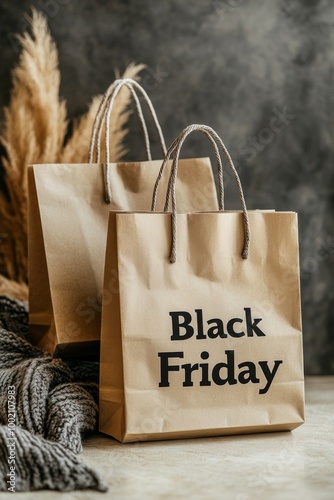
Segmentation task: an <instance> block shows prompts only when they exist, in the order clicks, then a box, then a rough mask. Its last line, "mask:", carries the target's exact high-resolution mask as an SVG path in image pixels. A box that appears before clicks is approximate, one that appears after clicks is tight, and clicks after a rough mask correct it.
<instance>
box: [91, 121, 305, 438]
mask: <svg viewBox="0 0 334 500" xmlns="http://www.w3.org/2000/svg"><path fill="white" fill-rule="evenodd" d="M192 131H200V132H201V133H203V134H204V135H206V136H207V137H208V138H209V139H210V141H211V142H213V141H214V142H215V143H216V144H218V145H219V146H220V147H221V149H222V151H223V153H224V155H225V157H226V159H227V162H228V164H229V167H230V169H231V171H232V174H233V176H234V178H235V181H236V183H237V187H238V191H239V195H240V200H241V208H242V210H241V211H224V205H223V172H222V169H221V162H218V168H219V175H218V178H219V193H220V196H219V199H220V211H211V210H210V208H208V211H207V212H190V211H189V212H188V213H184V214H181V213H177V204H176V200H177V201H179V200H181V199H182V195H179V196H176V183H177V176H178V167H179V154H180V150H181V147H182V144H183V142H184V140H185V138H186V137H187V136H188V135H189V134H190V133H191V132H192ZM172 153H173V157H174V159H173V164H172V170H171V174H170V179H169V185H168V188H167V196H166V203H165V213H158V212H156V211H155V208H156V200H157V189H158V185H159V184H160V178H161V175H162V172H163V171H164V168H165V167H166V164H167V161H168V159H169V157H170V156H171V154H172ZM170 201H171V205H172V211H171V213H170V212H167V210H168V208H169V204H170ZM116 275H117V276H118V284H116V283H115V280H114V277H115V276H116ZM104 288H105V290H108V294H107V295H106V297H108V300H106V301H105V303H104V305H103V311H102V333H101V364H100V430H101V431H102V432H104V433H106V434H109V435H111V436H113V437H115V438H116V439H118V440H119V441H122V442H131V441H138V440H139V441H141V440H157V439H174V438H185V437H201V436H215V435H224V434H241V433H251V432H271V431H282V430H291V429H294V428H295V427H298V426H299V425H301V424H302V423H303V422H304V374H303V351H302V327H301V309H300V289H299V258H298V228H297V214H296V213H293V212H274V211H261V210H256V211H248V210H247V208H246V204H245V200H244V195H243V190H242V187H241V184H240V180H239V176H238V174H237V172H236V170H235V167H234V165H233V162H232V160H231V157H230V155H229V153H228V152H227V150H226V148H225V146H224V144H223V142H222V140H221V139H220V137H219V136H218V135H217V134H216V133H215V132H214V131H213V130H212V129H211V128H210V127H207V126H204V125H192V126H189V127H188V128H186V129H185V130H184V131H183V132H182V133H181V134H180V135H179V136H178V138H177V139H176V140H175V141H174V143H173V144H172V146H171V147H170V149H169V150H168V152H167V155H166V158H165V160H164V163H163V165H162V168H161V171H160V174H159V176H158V179H157V182H156V186H155V189H154V194H153V202H152V211H151V212H147V213H135V212H132V213H125V212H123V213H117V212H111V213H110V215H109V228H108V239H107V251H106V269H105V277H104Z"/></svg>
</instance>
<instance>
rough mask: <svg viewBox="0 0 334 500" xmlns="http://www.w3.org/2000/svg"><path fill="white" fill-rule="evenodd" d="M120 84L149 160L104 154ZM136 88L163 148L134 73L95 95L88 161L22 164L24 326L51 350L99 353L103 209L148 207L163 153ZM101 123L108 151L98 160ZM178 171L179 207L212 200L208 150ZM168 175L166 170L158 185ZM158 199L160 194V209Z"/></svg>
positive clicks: (105, 213) (213, 205) (104, 230)
mask: <svg viewBox="0 0 334 500" xmlns="http://www.w3.org/2000/svg"><path fill="white" fill-rule="evenodd" d="M122 87H128V88H129V89H130V91H131V95H132V96H133V98H134V100H135V103H136V107H137V112H138V115H139V118H140V120H141V123H142V126H143V131H144V136H145V143H146V150H147V156H148V160H147V161H137V162H118V163H110V161H109V129H110V115H111V111H112V109H113V105H114V102H115V99H116V97H117V95H118V93H119V92H120V91H121V89H122ZM136 91H139V92H140V94H141V97H142V98H144V99H145V100H146V102H147V104H148V106H149V110H150V112H151V114H152V117H153V120H154V123H155V126H156V129H157V132H158V134H159V138H160V143H161V148H162V153H163V156H164V155H165V153H166V147H165V142H164V138H163V135H162V132H161V128H160V124H159V122H158V119H157V117H156V114H155V111H154V108H153V106H152V103H151V101H150V100H149V98H148V96H147V94H146V92H145V91H144V89H143V88H142V87H141V86H140V85H139V84H138V83H137V82H136V81H134V80H131V79H124V80H117V81H116V82H114V84H112V85H111V86H110V87H109V89H108V90H107V92H106V93H105V95H104V97H103V99H102V101H101V105H100V109H99V111H98V114H97V116H96V120H95V124H94V128H93V134H92V140H91V148H90V155H89V162H88V163H87V164H76V165H73V164H71V165H69V164H63V165H33V166H31V167H29V170H28V189H29V215H28V216H29V221H28V222H29V224H28V226H29V231H28V245H29V292H30V298H29V301H30V311H29V312H30V328H31V331H32V335H33V337H32V338H33V341H34V343H35V344H36V345H37V346H39V347H40V348H42V349H44V350H46V351H49V352H51V353H53V354H55V355H61V356H64V355H66V354H69V355H75V356H79V355H82V356H85V357H87V356H91V355H92V354H94V353H96V354H97V355H98V352H99V351H98V347H99V339H100V328H101V302H102V284H103V270H104V260H105V246H106V237H107V225H108V214H109V211H110V210H136V211H138V210H149V208H150V202H151V193H152V189H153V186H154V183H155V180H156V178H157V175H158V172H159V170H160V167H161V162H162V160H152V158H151V152H150V143H149V137H148V133H147V128H146V123H145V120H144V116H143V113H142V109H141V104H140V100H139V97H138V96H137V93H136ZM104 126H105V137H106V144H105V150H106V159H105V161H104V162H101V153H100V149H101V147H100V146H101V141H102V132H103V128H104ZM95 146H96V150H97V157H96V163H93V161H94V159H93V157H94V150H95ZM180 179H181V182H180V184H179V189H178V196H179V197H180V200H182V202H181V211H184V212H186V211H188V210H193V209H195V207H197V206H198V204H199V205H200V206H201V207H202V208H203V209H204V208H205V206H206V205H207V203H209V204H210V208H212V209H213V210H214V209H216V208H217V199H216V194H215V193H216V190H215V185H214V180H213V174H212V169H211V164H210V160H209V159H208V158H198V159H191V160H189V159H185V160H182V162H180ZM167 181H168V178H167V177H165V178H164V179H163V183H164V185H166V182H167ZM203 187H204V188H205V192H204V195H203V194H202V188H203ZM163 201H164V200H163V198H162V197H160V198H159V200H158V206H159V207H160V208H161V209H162V208H163Z"/></svg>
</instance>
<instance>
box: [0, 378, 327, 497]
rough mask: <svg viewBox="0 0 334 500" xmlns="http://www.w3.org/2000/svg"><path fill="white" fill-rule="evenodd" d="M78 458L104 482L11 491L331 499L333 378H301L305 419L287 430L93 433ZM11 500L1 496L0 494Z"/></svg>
mask: <svg viewBox="0 0 334 500" xmlns="http://www.w3.org/2000/svg"><path fill="white" fill-rule="evenodd" d="M82 456H83V459H84V460H85V461H86V462H87V463H89V464H90V465H91V466H92V467H94V468H95V469H96V470H98V471H99V472H100V474H101V476H102V477H103V479H104V480H105V482H106V483H107V484H108V485H109V491H108V492H107V493H96V492H93V491H85V492H72V493H55V492H46V491H42V492H34V493H16V495H17V498H18V499H19V500H28V499H29V500H53V499H55V500H57V499H58V500H59V499H64V500H75V499H78V500H79V499H80V500H81V499H82V500H84V499H85V500H86V499H87V500H90V499H101V500H103V499H109V498H110V499H111V498H112V499H115V500H118V499H124V500H127V499H129V500H130V499H131V500H135V499H136V500H137V499H138V500H139V499H140V500H145V499H191V500H197V499H205V500H211V499H212V500H215V499H219V500H220V499H222V500H223V499H224V500H230V499H231V500H253V499H254V500H255V499H256V500H258V499H259V500H262V499H263V500H276V499H279V500H287V499H289V500H290V499H291V500H299V499H301V500H309V499H310V500H323V499H324V500H325V499H326V500H334V377H309V378H307V380H306V423H305V424H304V425H302V426H301V427H299V428H298V429H296V430H295V431H293V432H282V433H272V434H257V435H248V436H233V437H222V438H206V439H192V440H182V441H164V442H154V443H141V444H134V445H131V444H127V445H122V444H119V443H117V442H116V441H114V440H112V439H109V438H107V437H104V436H101V435H96V436H93V437H91V438H90V439H88V440H87V441H86V444H85V450H84V452H83V454H82ZM7 498H8V499H9V498H13V497H12V494H7V493H3V494H0V499H1V500H2V499H4V500H7Z"/></svg>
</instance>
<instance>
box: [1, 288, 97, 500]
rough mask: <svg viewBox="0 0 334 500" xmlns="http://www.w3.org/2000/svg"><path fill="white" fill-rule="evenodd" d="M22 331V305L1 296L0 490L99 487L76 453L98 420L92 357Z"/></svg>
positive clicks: (24, 311)
mask: <svg viewBox="0 0 334 500" xmlns="http://www.w3.org/2000/svg"><path fill="white" fill-rule="evenodd" d="M28 338H29V331H28V318H27V309H26V307H25V306H24V305H23V304H20V303H18V302H16V301H13V300H11V299H8V298H6V297H3V296H0V491H27V490H39V489H51V490H60V491H70V490H75V489H96V490H100V491H105V490H106V488H105V486H104V485H103V483H102V482H101V480H100V478H99V476H98V474H97V473H96V472H94V471H93V470H92V469H90V468H89V467H88V466H87V465H85V463H84V462H83V461H82V460H81V458H79V457H78V455H77V454H78V453H79V452H80V451H81V450H82V437H83V436H84V435H85V434H86V433H88V432H89V431H92V430H94V429H95V427H96V421H97V414H98V406H97V398H98V364H97V363H95V362H82V361H72V362H65V361H62V360H60V359H53V358H52V357H51V356H49V355H48V354H45V353H44V352H42V351H40V350H39V349H37V348H35V347H33V346H32V345H31V344H30V343H29V341H28Z"/></svg>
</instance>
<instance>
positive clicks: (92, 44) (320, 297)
mask: <svg viewBox="0 0 334 500" xmlns="http://www.w3.org/2000/svg"><path fill="white" fill-rule="evenodd" d="M31 5H35V6H37V7H39V8H40V10H44V12H46V14H47V16H48V18H49V24H50V28H51V31H52V33H53V35H54V37H55V39H56V41H57V44H58V47H59V54H60V66H61V71H62V88H61V91H62V95H63V96H64V97H65V98H66V100H67V102H68V107H69V112H70V116H71V117H74V116H76V115H77V114H79V113H81V112H83V111H84V110H85V107H86V105H87V103H88V101H89V100H90V98H91V97H92V96H93V95H94V94H97V93H100V92H102V91H103V90H104V89H105V88H106V87H107V85H108V84H109V83H110V81H111V80H112V79H113V76H114V73H113V69H114V68H116V67H118V68H120V69H121V70H123V69H124V67H125V66H126V64H127V63H128V62H130V61H133V60H134V61H137V62H144V63H146V64H147V65H148V68H147V69H146V70H145V71H144V73H143V82H144V85H145V87H146V88H147V89H148V90H149V92H150V95H151V97H152V100H153V102H154V103H155V104H156V107H157V109H158V112H159V117H160V119H161V123H162V125H163V128H164V130H165V132H166V138H167V141H168V142H170V141H171V140H172V138H174V136H175V135H176V134H177V133H178V132H179V131H180V130H181V129H182V128H183V127H184V126H185V125H187V124H189V123H193V122H203V123H207V124H209V125H211V126H213V127H214V128H215V129H216V130H217V131H218V132H219V133H220V134H221V136H222V137H223V139H224V141H225V143H226V145H227V146H228V148H229V150H230V152H231V154H232V156H233V158H234V159H235V161H236V163H237V165H238V168H239V170H240V176H241V179H242V182H243V185H244V190H245V195H246V200H247V202H248V206H249V208H260V207H261V208H272V207H274V208H276V209H277V210H296V211H297V212H298V213H299V220H300V258H301V284H302V298H303V323H304V344H305V364H306V371H307V372H308V373H313V374H317V373H334V335H333V324H334V289H333V281H334V267H333V261H334V225H333V222H334V221H333V219H334V206H333V204H334V168H333V167H334V143H333V124H334V92H333V83H334V33H333V25H334V2H332V1H330V0H304V1H302V0H270V1H268V0H261V1H257V0H225V1H223V0H208V1H206V0H192V1H185V0H165V1H158V0H142V1H134V0H125V1H120V0H113V1H107V0H98V1H97V0H45V1H43V0H38V1H34V2H31V1H13V0H8V1H7V0H2V1H1V2H0V14H1V23H0V36H1V54H2V57H1V60H0V65H1V81H0V85H1V92H0V100H1V105H4V104H5V103H6V102H7V101H8V95H9V87H10V80H9V78H10V74H9V73H10V68H11V67H12V66H13V64H14V62H15V61H16V60H17V53H16V51H15V50H14V49H13V47H12V45H11V43H10V40H9V38H10V37H8V34H9V33H11V32H16V31H20V30H21V29H22V26H23V24H24V19H23V13H24V12H26V11H28V10H29V8H30V6H31ZM282 115H283V118H282ZM276 116H277V117H280V116H281V118H280V119H278V120H277V119H276V120H275V117H276ZM198 139H200V140H198ZM129 145H130V146H131V153H130V154H129V159H131V158H138V157H143V156H144V150H143V145H142V139H141V134H140V130H139V127H138V124H137V122H136V121H135V120H133V127H132V134H131V136H130V137H129ZM155 146H157V145H156V144H155ZM156 151H158V150H157V148H156ZM208 151H209V148H208V145H207V144H206V143H205V141H204V140H203V139H201V138H198V137H197V136H196V135H194V136H193V137H191V139H190V140H189V141H188V143H187V145H186V147H185V149H184V154H185V155H186V154H187V155H196V156H199V155H201V154H203V155H205V154H208ZM157 154H158V153H157ZM227 200H228V202H229V205H230V207H236V206H237V201H236V196H235V191H234V190H233V189H232V183H231V185H229V187H228V197H227Z"/></svg>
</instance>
